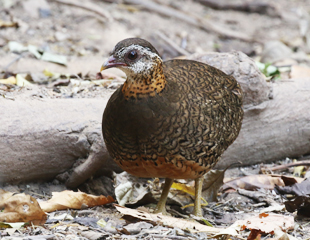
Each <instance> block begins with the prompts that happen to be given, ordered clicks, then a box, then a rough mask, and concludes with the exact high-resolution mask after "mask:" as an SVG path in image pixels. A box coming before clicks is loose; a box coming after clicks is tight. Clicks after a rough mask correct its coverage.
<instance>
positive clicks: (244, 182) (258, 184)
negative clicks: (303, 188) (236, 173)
mask: <svg viewBox="0 0 310 240" xmlns="http://www.w3.org/2000/svg"><path fill="white" fill-rule="evenodd" d="M276 185H277V186H285V185H284V182H283V180H282V179H281V177H273V176H270V175H250V176H245V177H241V178H237V179H233V180H231V181H228V182H226V183H225V184H224V185H223V188H222V189H223V191H226V190H228V189H231V188H232V189H238V188H242V189H246V190H257V189H260V188H264V189H270V190H271V189H274V187H275V186H276Z"/></svg>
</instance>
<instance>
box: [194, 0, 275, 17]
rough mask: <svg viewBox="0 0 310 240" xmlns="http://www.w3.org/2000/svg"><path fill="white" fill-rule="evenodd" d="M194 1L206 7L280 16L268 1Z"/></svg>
mask: <svg viewBox="0 0 310 240" xmlns="http://www.w3.org/2000/svg"><path fill="white" fill-rule="evenodd" d="M195 1H196V2H199V3H201V4H203V5H205V6H207V7H210V8H213V9H217V10H235V11H242V12H250V13H260V14H267V15H269V16H272V17H280V16H281V15H280V14H279V13H278V11H277V9H276V7H275V6H273V5H272V4H270V3H268V2H258V1H252V2H248V1H246V2H242V3H235V2H231V1H217V0H195Z"/></svg>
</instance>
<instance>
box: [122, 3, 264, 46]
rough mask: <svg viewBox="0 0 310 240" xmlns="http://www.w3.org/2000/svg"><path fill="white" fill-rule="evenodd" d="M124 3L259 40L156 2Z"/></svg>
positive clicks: (224, 33)
mask: <svg viewBox="0 0 310 240" xmlns="http://www.w3.org/2000/svg"><path fill="white" fill-rule="evenodd" d="M124 3H127V4H135V5H140V6H141V7H142V8H144V9H146V10H148V11H151V12H157V13H159V14H161V15H163V16H168V17H173V18H177V19H180V20H182V21H184V22H187V23H189V24H192V25H194V26H196V27H198V28H201V29H204V30H205V31H207V32H214V33H216V34H218V35H220V36H222V37H227V38H234V39H240V40H243V41H246V42H259V40H258V39H254V38H252V37H250V36H248V35H246V34H244V33H239V32H236V31H233V30H231V29H227V28H224V27H222V26H220V25H218V24H216V23H215V22H212V21H210V20H206V19H203V18H200V17H197V16H192V15H191V14H190V13H184V12H181V11H179V10H176V9H173V8H171V7H168V6H163V5H160V4H158V3H154V2H151V1H146V0H124Z"/></svg>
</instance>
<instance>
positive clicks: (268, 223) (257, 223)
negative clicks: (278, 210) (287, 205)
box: [233, 213, 294, 239]
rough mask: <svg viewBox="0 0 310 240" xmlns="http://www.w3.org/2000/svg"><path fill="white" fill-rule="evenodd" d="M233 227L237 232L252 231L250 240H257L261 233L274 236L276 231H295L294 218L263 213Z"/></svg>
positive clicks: (241, 221)
mask: <svg viewBox="0 0 310 240" xmlns="http://www.w3.org/2000/svg"><path fill="white" fill-rule="evenodd" d="M233 226H234V227H236V229H237V230H245V229H249V230H251V236H250V238H248V239H255V237H256V236H258V234H260V233H270V234H274V232H275V231H279V230H280V231H282V232H286V231H288V230H292V229H294V217H293V216H284V215H280V214H274V213H261V214H259V215H256V216H253V217H250V218H247V219H244V220H238V221H236V222H235V223H234V224H233Z"/></svg>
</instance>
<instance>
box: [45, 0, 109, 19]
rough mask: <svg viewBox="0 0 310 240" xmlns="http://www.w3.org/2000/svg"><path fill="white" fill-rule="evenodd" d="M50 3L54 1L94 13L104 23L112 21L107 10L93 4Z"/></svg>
mask: <svg viewBox="0 0 310 240" xmlns="http://www.w3.org/2000/svg"><path fill="white" fill-rule="evenodd" d="M49 1H54V2H57V3H61V4H65V5H68V6H73V7H78V8H81V9H84V10H87V11H90V12H93V13H96V14H97V15H98V16H97V17H99V20H101V21H102V22H106V20H108V22H109V21H111V20H112V16H111V15H110V13H109V12H107V11H106V10H105V9H103V8H100V7H99V6H98V5H94V4H92V3H90V2H89V3H81V2H76V1H73V0H49ZM101 17H103V18H104V19H102V18H101Z"/></svg>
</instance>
